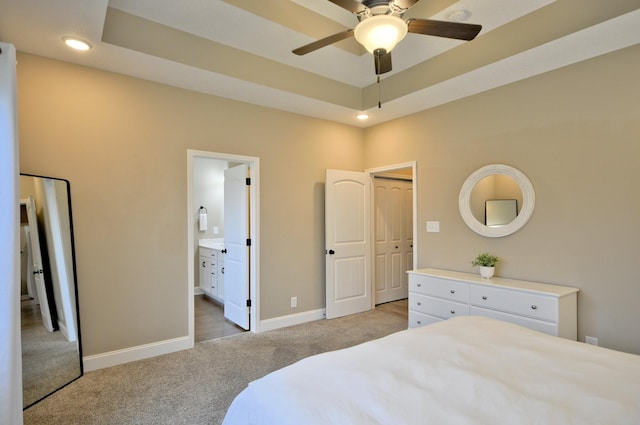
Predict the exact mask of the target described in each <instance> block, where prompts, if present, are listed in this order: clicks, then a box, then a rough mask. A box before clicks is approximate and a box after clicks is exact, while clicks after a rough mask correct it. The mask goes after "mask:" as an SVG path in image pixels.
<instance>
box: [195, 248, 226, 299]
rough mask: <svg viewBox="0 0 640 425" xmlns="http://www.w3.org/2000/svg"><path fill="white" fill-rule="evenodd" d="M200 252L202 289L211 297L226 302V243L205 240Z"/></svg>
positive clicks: (199, 249)
mask: <svg viewBox="0 0 640 425" xmlns="http://www.w3.org/2000/svg"><path fill="white" fill-rule="evenodd" d="M198 251H199V255H200V289H202V291H203V292H204V293H205V294H206V295H208V296H209V297H211V298H213V299H215V300H217V301H220V302H224V243H223V242H218V241H216V242H210V240H205V241H204V242H201V244H200V246H199V247H198Z"/></svg>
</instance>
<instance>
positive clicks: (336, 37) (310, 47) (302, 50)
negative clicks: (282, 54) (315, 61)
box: [292, 29, 353, 56]
mask: <svg viewBox="0 0 640 425" xmlns="http://www.w3.org/2000/svg"><path fill="white" fill-rule="evenodd" d="M349 37H353V30H352V29H348V30H346V31H342V32H339V33H337V34H333V35H330V36H329V37H325V38H322V39H320V40H317V41H314V42H313V43H309V44H307V45H305V46H302V47H298V48H297V49H295V50H292V52H293V53H295V54H296V55H298V56H302V55H306V54H307V53H311V52H313V51H315V50H318V49H320V48H321V47H325V46H328V45H330V44H333V43H337V42H338V41H340V40H344V39H345V38H349Z"/></svg>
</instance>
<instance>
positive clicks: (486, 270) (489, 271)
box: [480, 266, 496, 279]
mask: <svg viewBox="0 0 640 425" xmlns="http://www.w3.org/2000/svg"><path fill="white" fill-rule="evenodd" d="M495 270H496V268H495V267H485V266H480V276H482V278H483V279H491V278H492V277H493V273H494V272H495Z"/></svg>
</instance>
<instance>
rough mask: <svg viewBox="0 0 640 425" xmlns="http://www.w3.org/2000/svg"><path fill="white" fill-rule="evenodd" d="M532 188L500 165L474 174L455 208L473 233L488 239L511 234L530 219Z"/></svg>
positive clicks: (465, 183)
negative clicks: (458, 209)
mask: <svg viewBox="0 0 640 425" xmlns="http://www.w3.org/2000/svg"><path fill="white" fill-rule="evenodd" d="M534 205H535V193H534V191H533V185H532V184H531V182H530V181H529V179H528V178H527V176H525V175H524V174H523V173H522V172H521V171H519V170H517V169H515V168H513V167H510V166H508V165H503V164H491V165H487V166H485V167H482V168H480V169H478V170H476V171H475V172H474V173H473V174H471V175H470V176H469V178H467V180H466V181H465V182H464V184H463V185H462V189H461V190H460V197H459V199H458V206H459V208H460V215H461V216H462V218H463V220H464V221H465V223H466V224H467V226H469V228H470V229H471V230H473V231H474V232H476V233H478V234H480V235H483V236H489V237H501V236H506V235H510V234H512V233H514V232H515V231H517V230H518V229H520V228H521V227H522V226H524V225H525V224H526V222H527V221H528V220H529V219H530V218H531V215H532V214H533V207H534Z"/></svg>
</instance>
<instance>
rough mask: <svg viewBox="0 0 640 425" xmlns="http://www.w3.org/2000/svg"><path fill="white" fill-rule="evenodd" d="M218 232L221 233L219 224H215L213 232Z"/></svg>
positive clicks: (215, 233)
mask: <svg viewBox="0 0 640 425" xmlns="http://www.w3.org/2000/svg"><path fill="white" fill-rule="evenodd" d="M218 233H220V229H219V228H218V226H213V234H214V235H217V234H218Z"/></svg>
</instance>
